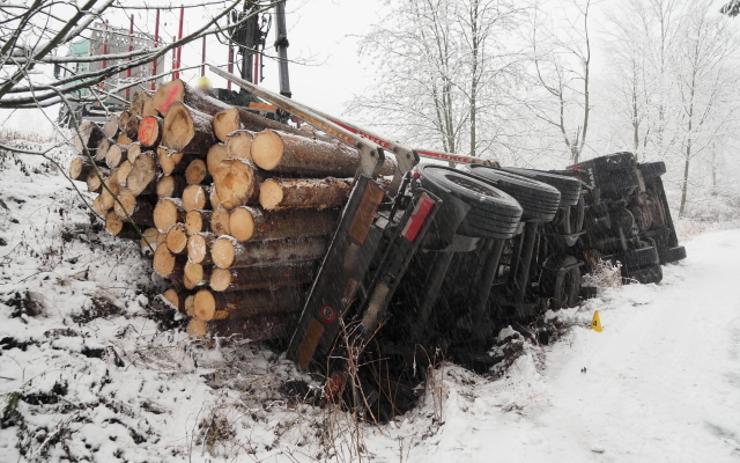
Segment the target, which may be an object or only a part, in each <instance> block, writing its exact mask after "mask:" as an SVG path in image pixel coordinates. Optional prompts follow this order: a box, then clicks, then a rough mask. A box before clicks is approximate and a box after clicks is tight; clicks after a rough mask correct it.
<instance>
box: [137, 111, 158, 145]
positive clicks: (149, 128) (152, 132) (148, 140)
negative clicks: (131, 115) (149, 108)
mask: <svg viewBox="0 0 740 463" xmlns="http://www.w3.org/2000/svg"><path fill="white" fill-rule="evenodd" d="M162 135H163V131H162V118H160V117H155V116H148V117H145V118H143V119H142V120H141V122H139V129H138V132H137V140H138V141H139V143H140V144H141V146H142V147H144V148H154V147H156V146H157V145H158V144H159V143H160V142H161V141H162Z"/></svg>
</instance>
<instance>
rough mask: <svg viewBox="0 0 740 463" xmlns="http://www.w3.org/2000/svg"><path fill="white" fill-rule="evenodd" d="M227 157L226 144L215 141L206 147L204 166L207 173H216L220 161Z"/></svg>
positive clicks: (218, 169)
mask: <svg viewBox="0 0 740 463" xmlns="http://www.w3.org/2000/svg"><path fill="white" fill-rule="evenodd" d="M228 158H229V152H228V149H227V148H226V145H224V144H222V143H216V144H215V145H213V146H211V147H210V148H209V149H208V154H207V155H206V167H207V168H208V173H209V174H211V175H212V176H214V177H215V176H216V175H218V173H219V171H220V169H221V161H225V160H227V159H228Z"/></svg>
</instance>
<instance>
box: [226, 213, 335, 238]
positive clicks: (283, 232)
mask: <svg viewBox="0 0 740 463" xmlns="http://www.w3.org/2000/svg"><path fill="white" fill-rule="evenodd" d="M338 216H339V213H338V211H337V210H334V209H326V210H323V211H312V210H305V209H295V210H285V211H274V212H264V213H263V212H262V211H260V210H259V209H256V208H253V207H247V206H241V207H237V208H235V209H233V210H232V211H231V213H230V215H229V232H230V233H229V234H230V235H232V236H233V237H234V238H236V239H237V241H249V240H266V239H281V238H296V237H299V236H326V235H330V234H331V233H332V232H333V231H334V228H335V227H336V222H337V217H338Z"/></svg>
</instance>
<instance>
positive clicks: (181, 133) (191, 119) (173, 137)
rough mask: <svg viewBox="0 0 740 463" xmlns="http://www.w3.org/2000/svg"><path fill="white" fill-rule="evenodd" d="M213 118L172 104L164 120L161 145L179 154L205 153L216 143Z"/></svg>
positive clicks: (180, 105)
mask: <svg viewBox="0 0 740 463" xmlns="http://www.w3.org/2000/svg"><path fill="white" fill-rule="evenodd" d="M212 122H213V117H211V116H209V115H208V114H204V113H201V112H199V111H195V110H192V109H190V108H188V107H187V106H185V105H183V104H182V103H174V104H172V106H171V107H170V109H169V111H167V116H165V119H164V129H163V134H162V144H164V145H165V146H167V147H169V148H172V149H174V150H175V151H179V152H181V153H205V152H207V150H208V148H209V147H210V146H211V145H213V144H214V143H215V142H216V138H215V137H214V136H213V127H212V126H211V124H212Z"/></svg>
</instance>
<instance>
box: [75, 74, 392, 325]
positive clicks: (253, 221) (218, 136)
mask: <svg viewBox="0 0 740 463" xmlns="http://www.w3.org/2000/svg"><path fill="white" fill-rule="evenodd" d="M74 142H75V146H76V148H77V150H78V151H79V156H77V157H76V158H74V159H73V160H72V162H71V164H70V166H69V176H70V177H71V178H72V179H75V180H78V181H81V182H85V183H86V184H87V188H88V191H89V192H91V193H95V194H97V196H96V197H95V199H94V201H93V205H92V207H93V209H94V211H95V212H96V213H97V214H98V215H99V216H100V217H101V218H102V219H103V220H104V222H105V229H106V231H107V232H108V233H110V234H111V235H114V236H117V237H121V238H124V239H132V240H137V241H138V242H139V243H140V245H141V248H142V251H144V252H145V253H147V254H149V255H150V256H151V258H152V266H153V269H154V272H155V273H156V274H158V275H159V276H160V277H162V278H165V279H166V280H167V281H168V284H169V285H170V288H169V289H167V290H166V291H164V293H163V294H162V296H163V298H164V300H166V301H167V302H168V303H169V304H170V305H171V306H172V307H173V308H174V309H176V310H178V311H180V312H182V313H183V314H185V315H186V316H187V317H189V324H188V331H189V333H190V334H191V335H193V336H204V335H206V334H207V333H214V334H219V335H233V334H236V335H240V336H243V337H244V338H249V339H252V340H265V339H274V338H283V337H286V336H289V335H290V333H292V330H293V328H294V323H295V321H296V320H297V317H298V315H299V313H300V310H301V309H302V306H303V301H304V298H305V293H306V290H307V289H308V286H309V285H310V283H311V282H312V281H313V277H314V275H315V271H316V268H317V265H318V262H319V261H320V259H321V258H322V256H323V254H324V252H325V249H326V246H327V243H328V239H329V237H330V236H331V233H332V232H333V230H334V228H335V226H336V222H337V219H338V216H339V211H340V208H341V207H342V206H343V205H344V204H345V203H346V201H347V198H348V195H349V192H350V188H351V184H352V178H351V177H352V176H353V175H354V173H355V171H356V170H357V167H358V164H359V157H358V153H357V152H356V151H355V150H354V149H352V148H349V147H346V146H344V145H340V144H339V143H336V142H333V141H332V140H330V139H327V138H326V137H324V136H321V135H320V134H316V133H308V132H305V131H303V130H298V129H296V128H294V127H291V126H288V125H285V124H281V123H279V122H277V121H274V120H271V119H267V118H265V117H262V116H260V115H258V114H255V113H252V112H249V111H247V110H246V109H243V108H240V107H233V106H229V105H227V104H226V103H223V102H221V101H219V100H216V99H214V98H212V97H210V96H208V95H206V94H204V93H202V92H199V91H197V90H194V89H192V88H190V87H188V86H187V85H186V84H185V83H184V82H182V81H181V80H174V81H172V82H169V83H166V84H163V85H162V86H161V87H160V88H159V89H158V90H157V91H156V92H154V93H146V92H142V93H138V94H137V95H136V96H135V97H134V99H133V101H132V102H131V105H130V106H129V108H128V109H127V110H125V111H123V112H121V113H120V114H116V115H113V116H112V117H111V118H110V119H108V120H107V121H106V122H105V124H103V125H102V126H98V125H96V124H94V123H92V122H85V123H83V124H82V125H81V127H80V130H79V135H78V136H76V137H75V140H74ZM394 168H395V166H394V162H393V160H392V159H389V160H387V163H386V165H385V166H384V169H385V173H386V174H391V173H392V171H393V169H394Z"/></svg>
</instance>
